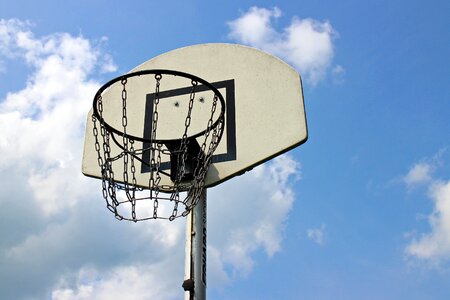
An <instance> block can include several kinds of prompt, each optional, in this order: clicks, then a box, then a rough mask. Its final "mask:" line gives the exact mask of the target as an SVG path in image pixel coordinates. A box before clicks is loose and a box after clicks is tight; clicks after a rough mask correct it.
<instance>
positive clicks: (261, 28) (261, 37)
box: [228, 7, 343, 85]
mask: <svg viewBox="0 0 450 300" xmlns="http://www.w3.org/2000/svg"><path fill="white" fill-rule="evenodd" d="M280 16H281V11H280V9H278V8H277V7H275V8H273V9H271V10H270V9H266V8H259V7H251V8H250V9H249V10H248V11H247V12H246V13H244V14H243V15H242V16H241V17H239V18H237V19H235V20H233V21H231V22H229V23H228V25H229V27H230V33H229V36H230V38H232V39H234V40H236V41H238V42H240V43H244V44H247V45H250V46H253V47H256V48H259V49H262V50H264V51H267V52H269V53H272V54H274V55H277V56H279V57H281V58H283V59H285V60H286V61H287V62H289V63H290V64H292V65H293V66H294V67H295V68H297V69H298V70H299V72H300V73H301V74H302V75H303V76H305V77H306V79H307V80H308V81H309V82H310V83H311V84H312V85H316V84H317V83H318V82H319V81H321V80H323V79H324V78H325V76H326V73H327V70H328V69H329V67H330V66H331V61H332V59H333V56H334V45H333V39H334V38H335V37H336V36H337V33H336V31H335V30H334V29H333V27H332V26H331V24H330V23H329V22H328V21H324V22H321V21H317V20H314V19H311V18H307V19H300V18H298V17H294V18H293V19H292V21H291V24H290V25H289V26H287V27H286V28H284V29H283V31H282V32H278V31H277V30H276V29H275V28H274V27H273V24H272V21H273V20H276V19H277V18H279V17H280ZM339 67H340V69H341V70H343V67H342V66H339ZM335 68H336V67H335ZM341 73H342V72H341Z"/></svg>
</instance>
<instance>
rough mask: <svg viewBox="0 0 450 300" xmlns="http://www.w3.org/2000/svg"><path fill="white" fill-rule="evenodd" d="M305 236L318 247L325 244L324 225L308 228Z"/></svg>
mask: <svg viewBox="0 0 450 300" xmlns="http://www.w3.org/2000/svg"><path fill="white" fill-rule="evenodd" d="M306 234H307V236H308V238H309V239H310V240H312V241H313V242H314V243H316V244H318V245H320V246H323V245H324V244H325V224H322V225H321V226H320V227H319V228H309V229H308V230H307V231H306Z"/></svg>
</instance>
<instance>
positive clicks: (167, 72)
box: [92, 69, 225, 144]
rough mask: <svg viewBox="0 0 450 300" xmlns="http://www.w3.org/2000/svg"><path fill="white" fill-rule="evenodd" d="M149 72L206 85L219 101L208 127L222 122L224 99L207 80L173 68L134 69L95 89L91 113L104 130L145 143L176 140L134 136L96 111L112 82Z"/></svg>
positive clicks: (199, 133) (193, 136) (197, 135)
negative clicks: (100, 99) (218, 112)
mask: <svg viewBox="0 0 450 300" xmlns="http://www.w3.org/2000/svg"><path fill="white" fill-rule="evenodd" d="M149 74H154V75H164V74H165V75H173V76H180V77H184V78H188V79H191V80H192V81H196V82H200V83H201V84H203V85H205V86H207V87H208V88H209V89H210V90H211V91H213V92H214V94H215V95H216V96H217V97H218V98H219V101H220V106H221V108H220V115H219V117H218V118H217V120H216V121H215V122H214V123H213V124H212V126H211V128H210V129H213V128H216V127H217V126H218V125H219V123H220V121H221V120H222V122H225V100H224V98H223V96H222V94H221V93H220V92H219V90H218V89H217V88H216V87H214V86H213V85H212V84H211V83H209V82H208V81H206V80H204V79H202V78H200V77H197V76H195V75H192V74H189V73H185V72H180V71H174V70H166V69H150V70H142V71H136V72H131V73H127V74H124V75H122V76H119V77H116V78H114V79H111V80H110V81H108V82H107V83H105V84H104V85H103V86H102V87H100V89H99V90H98V91H97V93H96V94H95V96H94V101H93V104H92V108H93V114H94V116H95V118H97V120H99V122H100V123H101V124H103V126H104V127H105V129H106V131H109V132H112V133H115V134H118V135H120V136H123V137H126V138H128V139H130V140H134V141H139V142H146V143H161V144H163V143H167V142H172V141H177V140H180V139H155V140H152V139H146V138H143V137H139V136H134V135H131V134H127V133H124V132H122V131H120V130H118V129H116V128H114V127H113V126H111V125H109V124H108V122H106V121H105V119H104V118H102V117H101V116H100V113H99V112H98V108H97V103H98V98H99V97H100V96H101V95H102V93H103V92H104V91H105V90H106V89H107V88H108V87H110V86H112V85H113V84H115V83H116V82H119V81H121V80H123V79H128V78H131V77H139V76H142V75H149ZM207 130H208V129H205V130H203V131H201V132H198V133H196V134H194V135H190V136H189V138H197V137H199V136H202V135H204V134H205V133H206V131H207ZM221 137H222V134H221V136H220V137H219V140H220V139H221Z"/></svg>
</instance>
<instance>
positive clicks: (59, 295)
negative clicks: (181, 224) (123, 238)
mask: <svg viewBox="0 0 450 300" xmlns="http://www.w3.org/2000/svg"><path fill="white" fill-rule="evenodd" d="M172 267H173V264H172V263H168V262H165V263H160V264H155V265H151V266H121V267H117V268H114V269H112V270H111V271H109V272H107V273H106V272H99V271H98V270H96V269H93V268H83V269H81V270H80V271H79V272H78V274H77V276H76V279H75V286H71V285H73V284H72V283H71V282H66V281H65V280H64V279H62V280H61V282H60V283H59V285H58V286H57V287H56V288H55V289H54V290H53V292H52V297H51V299H52V300H90V299H96V300H110V299H128V300H146V299H149V300H150V299H180V296H181V295H182V293H180V290H181V282H182V278H177V277H176V276H175V277H174V276H171V275H172V272H167V268H172ZM176 279H179V280H178V281H176ZM175 286H177V287H179V289H174V287H175Z"/></svg>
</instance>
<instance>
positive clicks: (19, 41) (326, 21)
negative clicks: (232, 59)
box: [0, 0, 450, 300]
mask: <svg viewBox="0 0 450 300" xmlns="http://www.w3.org/2000/svg"><path fill="white" fill-rule="evenodd" d="M449 11H450V4H449V2H448V1H433V4H430V2H423V1H339V2H337V1H309V2H306V1H278V2H271V1H243V0H241V1H222V2H217V3H216V2H212V1H165V2H157V1H152V2H150V1H126V2H119V1H39V3H38V2H35V1H20V0H17V1H14V2H11V1H10V2H6V1H2V2H1V3H0V132H1V134H0V149H1V152H0V153H1V155H0V171H1V172H0V176H1V180H0V190H1V191H2V193H1V196H0V235H1V237H2V238H1V239H0V291H1V292H0V299H55V300H67V299H180V298H181V297H182V290H181V287H180V285H181V282H182V279H183V266H184V257H183V255H184V222H183V221H182V220H180V221H176V222H172V223H166V222H147V223H142V222H141V223H138V224H131V223H126V222H118V221H117V220H115V219H114V217H113V216H112V215H111V214H110V213H109V212H108V211H107V210H106V208H105V207H104V202H103V200H102V199H101V193H100V182H98V181H96V180H92V179H89V178H85V177H83V175H82V174H81V172H80V169H81V167H80V165H81V155H82V145H83V128H84V122H85V116H86V114H87V111H88V110H89V108H90V105H91V101H92V97H93V95H94V93H95V91H96V90H97V89H98V87H99V86H100V85H101V84H102V83H104V82H106V81H107V80H109V79H111V78H113V77H116V76H118V75H120V74H123V73H124V72H127V71H129V70H130V69H132V68H133V67H135V66H137V65H139V64H140V63H142V62H144V61H146V60H148V59H150V58H152V57H154V56H156V55H158V54H161V53H164V52H167V51H169V50H172V49H176V48H179V47H183V46H187V45H193V44H199V43H212V42H225V43H241V44H246V45H249V46H253V47H257V48H260V49H262V50H264V51H268V52H271V53H274V54H276V55H278V56H280V57H281V58H282V59H284V60H285V61H286V62H288V63H289V64H291V65H292V66H294V67H295V68H297V70H298V71H299V72H300V73H301V75H302V78H303V81H304V95H305V105H306V113H307V119H308V128H309V140H308V142H307V143H306V144H304V145H302V146H301V147H299V148H296V149H294V150H292V151H290V152H289V153H288V154H287V155H285V156H283V157H281V158H279V159H276V160H273V161H271V162H269V163H267V164H265V165H263V166H261V167H260V168H257V169H255V170H254V171H253V172H251V173H247V174H246V175H244V176H241V177H238V178H235V179H233V180H230V181H229V182H226V183H224V184H223V185H221V186H220V187H216V188H213V189H211V190H210V191H209V192H208V193H209V194H208V195H209V203H208V214H209V215H208V222H209V225H208V226H209V227H208V243H209V244H208V247H209V249H208V251H209V252H208V276H209V277H208V297H209V299H448V295H450V285H449V284H448V282H449V281H450V264H449V261H450V149H449V147H450V121H449V119H450V98H449V97H450V96H449V95H450V86H449V78H450V63H449V61H448V56H449V54H450V43H449V41H450V30H449V28H450V21H449V18H448V12H449ZM290 29H291V31H289V30H290ZM289 32H291V34H290V33H289ZM256 37H258V38H256ZM286 45H290V47H286ZM262 182H264V188H261V183H262ZM277 193H278V194H277ZM274 195H282V198H283V199H284V202H283V205H275V204H274V202H273V197H274ZM266 227H267V228H270V229H271V230H270V232H267V233H266V234H264V235H263V237H261V236H258V235H257V234H255V232H256V231H257V230H258V229H261V228H266Z"/></svg>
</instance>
